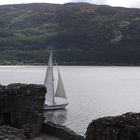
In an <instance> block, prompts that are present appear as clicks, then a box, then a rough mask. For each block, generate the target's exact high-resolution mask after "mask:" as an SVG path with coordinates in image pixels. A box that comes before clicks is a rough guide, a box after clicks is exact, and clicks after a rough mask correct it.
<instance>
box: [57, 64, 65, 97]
mask: <svg viewBox="0 0 140 140" xmlns="http://www.w3.org/2000/svg"><path fill="white" fill-rule="evenodd" d="M57 71H58V85H57V89H56V93H55V97H61V98H64V99H67V97H66V92H65V88H64V85H63V81H62V78H61V75H60V72H59V69H58V67H57Z"/></svg>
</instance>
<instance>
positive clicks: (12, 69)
mask: <svg viewBox="0 0 140 140" xmlns="http://www.w3.org/2000/svg"><path fill="white" fill-rule="evenodd" d="M60 71H61V74H62V78H63V81H64V85H65V88H66V92H67V96H68V101H69V105H68V107H67V108H66V110H61V111H50V112H46V113H45V116H46V120H50V121H53V122H55V123H58V124H62V125H65V126H67V127H69V128H71V129H73V130H74V131H75V132H77V133H79V134H82V135H83V134H84V133H85V131H86V128H87V125H88V123H89V122H91V120H93V119H96V118H99V117H103V116H107V115H118V114H122V113H125V112H130V111H132V112H140V67H94V66H63V67H60ZM45 73H46V67H44V66H1V67H0V83H1V84H5V85H7V84H10V83H19V82H22V83H35V84H42V83H43V81H44V77H45Z"/></svg>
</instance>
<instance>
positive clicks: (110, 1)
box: [0, 0, 140, 8]
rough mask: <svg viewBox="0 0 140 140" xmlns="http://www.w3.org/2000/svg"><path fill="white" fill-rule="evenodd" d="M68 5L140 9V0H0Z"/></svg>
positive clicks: (3, 2)
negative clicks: (87, 4) (84, 3)
mask: <svg viewBox="0 0 140 140" xmlns="http://www.w3.org/2000/svg"><path fill="white" fill-rule="evenodd" d="M32 2H34V3H38V2H46V3H61V4H63V3H67V2H89V3H93V4H107V5H111V6H123V7H137V8H140V0H0V4H1V5H2V4H15V3H32Z"/></svg>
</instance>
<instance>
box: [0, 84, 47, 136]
mask: <svg viewBox="0 0 140 140" xmlns="http://www.w3.org/2000/svg"><path fill="white" fill-rule="evenodd" d="M45 93H46V88H45V87H44V86H42V85H32V84H30V85H27V84H11V85H8V86H0V126H5V125H8V126H10V127H14V128H17V129H22V130H23V131H24V135H25V137H26V138H32V137H35V136H36V135H37V134H39V133H40V131H41V129H42V124H43V122H44V117H43V115H44V101H45Z"/></svg>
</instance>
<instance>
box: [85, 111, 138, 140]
mask: <svg viewBox="0 0 140 140" xmlns="http://www.w3.org/2000/svg"><path fill="white" fill-rule="evenodd" d="M86 140H140V113H126V114H123V115H121V116H116V117H104V118H100V119H97V120H93V121H92V122H91V123H90V124H89V126H88V129H87V132H86Z"/></svg>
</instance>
